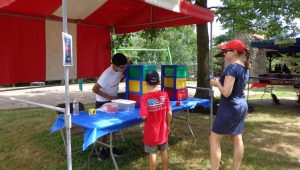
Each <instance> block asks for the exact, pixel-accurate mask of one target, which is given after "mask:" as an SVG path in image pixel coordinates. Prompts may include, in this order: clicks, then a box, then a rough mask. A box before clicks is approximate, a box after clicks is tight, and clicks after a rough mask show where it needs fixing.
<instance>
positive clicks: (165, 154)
mask: <svg viewBox="0 0 300 170" xmlns="http://www.w3.org/2000/svg"><path fill="white" fill-rule="evenodd" d="M160 155H161V159H162V166H163V168H162V169H163V170H167V169H168V151H167V150H164V151H160Z"/></svg>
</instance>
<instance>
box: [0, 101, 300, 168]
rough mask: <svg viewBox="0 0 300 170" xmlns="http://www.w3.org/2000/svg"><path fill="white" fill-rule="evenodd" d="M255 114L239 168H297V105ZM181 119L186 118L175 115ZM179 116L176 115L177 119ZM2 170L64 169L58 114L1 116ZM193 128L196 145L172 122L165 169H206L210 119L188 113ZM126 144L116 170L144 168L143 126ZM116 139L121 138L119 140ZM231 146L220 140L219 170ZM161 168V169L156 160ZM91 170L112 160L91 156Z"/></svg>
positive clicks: (82, 164)
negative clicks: (56, 128) (55, 129)
mask: <svg viewBox="0 0 300 170" xmlns="http://www.w3.org/2000/svg"><path fill="white" fill-rule="evenodd" d="M252 106H254V107H255V111H254V112H253V113H251V114H250V115H248V117H247V119H246V125H245V133H244V144H245V155H244V159H243V162H242V167H241V169H245V170H263V169H266V170H269V169H270V170H275V169H276V170H286V169H299V168H300V111H299V110H300V105H298V106H297V105H293V106H292V107H290V106H289V107H285V108H283V107H284V106H282V105H273V104H271V103H269V104H268V103H267V104H264V105H261V104H252ZM179 114H184V113H179ZM177 115H178V114H177ZM0 116H1V119H0V124H1V127H0V129H1V130H0V136H1V138H0V153H1V154H0V169H1V170H2V169H3V170H6V169H39V170H40V169H66V167H67V163H66V156H65V154H64V153H63V154H60V149H61V146H62V139H61V137H60V133H59V132H56V133H54V134H49V129H50V127H51V125H52V123H53V122H54V120H55V118H56V115H55V113H54V111H51V110H46V109H26V110H8V111H0ZM191 124H192V127H193V130H194V132H195V135H196V144H195V145H193V140H192V138H191V135H190V133H189V131H188V128H187V126H186V122H185V121H183V120H180V119H175V120H174V121H173V124H172V133H171V135H170V139H169V144H170V149H169V167H170V169H172V170H183V169H209V144H208V135H209V117H208V116H207V115H202V114H197V113H192V114H191ZM125 131H126V134H125V141H124V142H123V141H122V140H121V139H120V137H118V138H117V141H116V145H117V146H118V147H119V148H121V149H122V150H123V151H124V152H125V154H124V155H123V156H122V157H119V158H117V162H118V164H119V167H120V169H128V170H132V169H148V159H147V155H146V154H145V153H143V144H142V126H137V127H134V128H132V129H131V130H125ZM117 136H119V135H117ZM81 144H82V136H76V137H72V145H73V147H72V148H73V149H74V148H75V149H76V148H80V147H81ZM88 154H89V150H88V151H85V152H79V153H75V154H73V157H72V159H73V169H87V167H88ZM231 157H232V147H231V141H230V139H229V138H228V137H226V138H224V140H223V141H222V162H221V168H220V169H230V164H231V162H232V158H231ZM158 160H159V164H158V166H159V168H161V163H160V157H158ZM90 169H105V170H106V169H113V163H112V161H111V160H107V161H104V162H100V161H98V160H97V159H96V158H95V157H94V156H93V157H92V159H91V161H90Z"/></svg>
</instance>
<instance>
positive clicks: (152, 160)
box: [149, 153, 156, 170]
mask: <svg viewBox="0 0 300 170" xmlns="http://www.w3.org/2000/svg"><path fill="white" fill-rule="evenodd" d="M149 164H150V170H155V166H156V154H155V153H150V154H149Z"/></svg>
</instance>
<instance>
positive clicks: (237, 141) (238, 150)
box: [231, 134, 244, 170]
mask: <svg viewBox="0 0 300 170" xmlns="http://www.w3.org/2000/svg"><path fill="white" fill-rule="evenodd" d="M231 139H232V144H233V162H232V167H231V169H232V170H238V169H239V168H240V165H241V161H242V159H243V155H244V144H243V138H242V135H241V134H239V135H231Z"/></svg>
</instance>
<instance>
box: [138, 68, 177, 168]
mask: <svg viewBox="0 0 300 170" xmlns="http://www.w3.org/2000/svg"><path fill="white" fill-rule="evenodd" d="M146 83H147V87H148V91H149V92H148V93H147V94H144V95H143V96H142V99H141V105H140V106H141V112H140V115H141V118H142V119H144V120H145V124H144V150H145V152H146V153H149V163H150V170H154V169H155V164H156V152H157V150H158V149H159V150H160V154H161V158H162V163H163V169H164V170H167V169H168V152H167V149H168V134H169V133H170V123H171V119H172V111H171V106H170V101H169V97H168V94H167V93H166V92H163V91H160V89H158V84H159V75H158V73H157V72H156V71H149V72H148V73H147V74H146Z"/></svg>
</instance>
